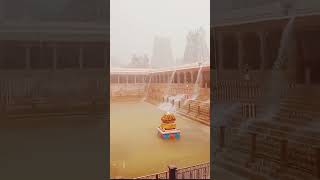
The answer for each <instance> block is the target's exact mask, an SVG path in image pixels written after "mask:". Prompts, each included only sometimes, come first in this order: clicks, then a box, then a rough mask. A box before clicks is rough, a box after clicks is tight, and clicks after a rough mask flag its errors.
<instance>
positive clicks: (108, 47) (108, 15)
mask: <svg viewBox="0 0 320 180" xmlns="http://www.w3.org/2000/svg"><path fill="white" fill-rule="evenodd" d="M106 1H107V3H106V4H107V6H106V8H107V13H106V16H107V18H106V19H107V22H106V23H107V26H108V29H107V31H108V32H107V48H106V51H107V57H106V68H105V72H106V73H105V76H106V84H107V86H106V88H107V90H106V98H105V99H106V102H107V103H106V111H107V113H106V114H107V116H106V130H107V132H106V146H105V147H106V150H105V152H106V158H105V159H106V179H110V8H111V7H110V1H109V0H106Z"/></svg>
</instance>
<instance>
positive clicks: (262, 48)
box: [259, 32, 267, 71]
mask: <svg viewBox="0 0 320 180" xmlns="http://www.w3.org/2000/svg"><path fill="white" fill-rule="evenodd" d="M266 36H267V33H266V32H259V39H260V57H261V64H260V70H261V71H263V70H264V69H265V66H266Z"/></svg>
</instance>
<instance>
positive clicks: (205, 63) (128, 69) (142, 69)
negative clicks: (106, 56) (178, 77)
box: [110, 61, 210, 74]
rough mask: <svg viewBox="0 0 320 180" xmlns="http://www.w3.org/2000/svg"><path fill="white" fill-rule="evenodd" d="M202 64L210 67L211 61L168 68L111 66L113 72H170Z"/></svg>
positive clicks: (197, 66)
mask: <svg viewBox="0 0 320 180" xmlns="http://www.w3.org/2000/svg"><path fill="white" fill-rule="evenodd" d="M200 66H202V67H203V68H210V62H209V61H207V62H203V63H202V64H199V63H190V64H184V65H180V66H176V67H174V66H173V67H167V68H153V69H152V68H110V73H111V74H149V73H159V72H168V71H174V70H177V71H179V70H184V69H193V68H199V67H200Z"/></svg>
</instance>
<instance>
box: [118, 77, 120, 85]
mask: <svg viewBox="0 0 320 180" xmlns="http://www.w3.org/2000/svg"><path fill="white" fill-rule="evenodd" d="M118 84H120V75H118Z"/></svg>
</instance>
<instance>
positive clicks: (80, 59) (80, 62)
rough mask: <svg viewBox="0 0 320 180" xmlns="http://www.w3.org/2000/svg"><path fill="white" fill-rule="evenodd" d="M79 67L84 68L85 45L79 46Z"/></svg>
mask: <svg viewBox="0 0 320 180" xmlns="http://www.w3.org/2000/svg"><path fill="white" fill-rule="evenodd" d="M79 67H80V69H82V68H83V47H80V48H79Z"/></svg>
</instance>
